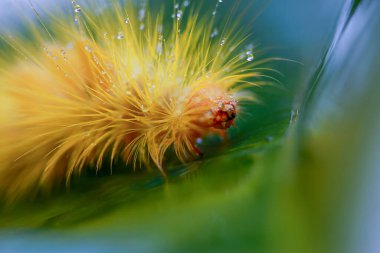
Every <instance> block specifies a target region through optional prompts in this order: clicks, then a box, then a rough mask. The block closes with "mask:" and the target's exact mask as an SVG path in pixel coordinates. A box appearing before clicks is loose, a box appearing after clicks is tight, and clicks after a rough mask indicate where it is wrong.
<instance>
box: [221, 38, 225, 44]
mask: <svg viewBox="0 0 380 253" xmlns="http://www.w3.org/2000/svg"><path fill="white" fill-rule="evenodd" d="M225 43H226V38H223V39H222V41H221V42H220V45H221V46H223V45H224V44H225Z"/></svg>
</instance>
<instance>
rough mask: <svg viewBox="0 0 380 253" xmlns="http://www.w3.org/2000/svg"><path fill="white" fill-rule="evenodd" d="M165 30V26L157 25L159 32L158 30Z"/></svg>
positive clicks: (160, 31)
mask: <svg viewBox="0 0 380 253" xmlns="http://www.w3.org/2000/svg"><path fill="white" fill-rule="evenodd" d="M163 30H164V27H163V26H162V25H158V26H157V32H158V33H162V32H163ZM161 37H162V35H161Z"/></svg>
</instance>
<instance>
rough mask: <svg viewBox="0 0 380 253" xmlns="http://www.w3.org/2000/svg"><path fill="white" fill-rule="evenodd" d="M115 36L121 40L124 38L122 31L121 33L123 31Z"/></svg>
mask: <svg viewBox="0 0 380 253" xmlns="http://www.w3.org/2000/svg"><path fill="white" fill-rule="evenodd" d="M116 38H117V39H118V40H122V39H124V33H123V32H118V33H117V36H116Z"/></svg>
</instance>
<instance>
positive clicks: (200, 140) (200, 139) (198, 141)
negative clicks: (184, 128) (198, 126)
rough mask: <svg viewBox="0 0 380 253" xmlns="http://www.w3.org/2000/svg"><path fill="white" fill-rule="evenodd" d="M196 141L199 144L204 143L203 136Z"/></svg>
mask: <svg viewBox="0 0 380 253" xmlns="http://www.w3.org/2000/svg"><path fill="white" fill-rule="evenodd" d="M195 142H196V143H197V144H202V142H203V139H202V138H197V139H196V140H195Z"/></svg>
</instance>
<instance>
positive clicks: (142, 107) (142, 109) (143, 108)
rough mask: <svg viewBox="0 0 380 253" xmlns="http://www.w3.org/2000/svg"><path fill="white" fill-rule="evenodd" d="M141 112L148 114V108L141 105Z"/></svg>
mask: <svg viewBox="0 0 380 253" xmlns="http://www.w3.org/2000/svg"><path fill="white" fill-rule="evenodd" d="M141 111H142V112H148V111H149V110H148V108H145V106H144V105H141Z"/></svg>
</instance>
